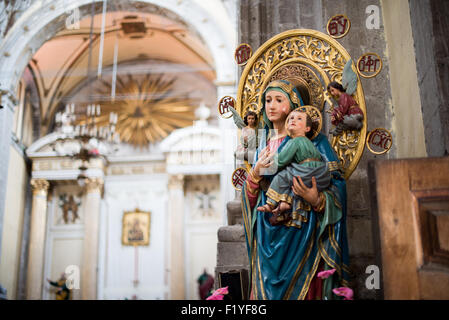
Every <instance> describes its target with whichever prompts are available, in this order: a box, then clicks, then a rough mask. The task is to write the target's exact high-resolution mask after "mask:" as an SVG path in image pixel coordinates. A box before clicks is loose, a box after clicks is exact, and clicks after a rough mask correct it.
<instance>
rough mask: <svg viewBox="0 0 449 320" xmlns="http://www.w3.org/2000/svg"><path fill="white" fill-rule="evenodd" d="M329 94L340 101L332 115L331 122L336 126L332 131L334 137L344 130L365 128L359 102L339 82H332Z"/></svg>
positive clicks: (328, 88) (328, 89)
mask: <svg viewBox="0 0 449 320" xmlns="http://www.w3.org/2000/svg"><path fill="white" fill-rule="evenodd" d="M327 91H328V92H329V94H330V95H331V96H332V97H334V98H335V99H336V100H337V101H338V107H337V108H334V110H333V111H332V114H331V122H332V124H333V125H334V126H335V129H334V130H332V131H331V132H330V133H332V134H333V135H334V136H335V135H338V134H340V133H342V132H343V130H354V129H355V130H360V129H361V128H362V126H363V111H362V109H360V107H359V105H358V104H357V102H356V101H355V100H354V98H352V97H351V96H350V95H349V94H347V93H346V90H345V89H344V88H343V86H342V85H341V84H340V83H338V82H335V81H333V82H331V83H329V85H328V86H327Z"/></svg>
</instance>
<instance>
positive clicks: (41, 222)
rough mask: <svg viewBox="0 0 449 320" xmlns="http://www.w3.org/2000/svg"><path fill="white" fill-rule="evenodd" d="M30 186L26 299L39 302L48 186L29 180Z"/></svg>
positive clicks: (42, 271) (39, 180) (47, 184)
mask: <svg viewBox="0 0 449 320" xmlns="http://www.w3.org/2000/svg"><path fill="white" fill-rule="evenodd" d="M31 186H32V187H33V204H32V209H31V230H30V247H29V253H28V271H27V289H26V297H27V299H28V300H39V299H41V298H42V283H43V276H44V246H45V229H46V224H47V194H48V188H49V186H50V184H49V182H48V181H47V180H43V179H33V180H31Z"/></svg>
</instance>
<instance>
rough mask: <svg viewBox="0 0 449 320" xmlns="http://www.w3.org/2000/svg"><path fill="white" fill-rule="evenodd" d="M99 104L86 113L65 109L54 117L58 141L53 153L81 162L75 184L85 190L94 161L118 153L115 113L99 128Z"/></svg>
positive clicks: (118, 137)
mask: <svg viewBox="0 0 449 320" xmlns="http://www.w3.org/2000/svg"><path fill="white" fill-rule="evenodd" d="M101 116H102V115H101V107H100V105H99V104H90V105H88V106H87V108H86V110H85V112H81V113H77V112H75V104H73V103H72V104H68V105H66V108H65V111H62V112H58V113H56V116H55V124H56V129H55V131H56V132H57V133H58V135H59V137H58V139H56V141H55V142H54V143H53V145H52V148H53V150H54V151H55V152H56V153H57V154H59V155H63V156H69V157H71V158H72V159H74V160H81V165H80V166H79V168H78V169H79V170H80V173H79V175H78V177H77V181H78V184H79V185H80V186H82V187H83V186H84V185H85V183H86V180H87V175H86V170H87V168H88V163H89V161H90V160H91V159H93V158H98V157H101V156H103V157H106V156H107V155H109V154H111V153H113V152H115V151H117V146H118V144H119V143H120V136H119V134H118V133H116V132H115V126H116V124H117V118H118V117H117V113H115V112H110V113H109V122H108V123H106V124H104V122H103V123H102V125H99V122H100V121H99V118H100V117H101Z"/></svg>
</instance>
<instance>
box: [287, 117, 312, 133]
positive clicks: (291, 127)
mask: <svg viewBox="0 0 449 320" xmlns="http://www.w3.org/2000/svg"><path fill="white" fill-rule="evenodd" d="M287 130H288V132H289V133H290V135H291V136H292V137H305V136H306V133H307V132H309V131H310V127H308V126H307V114H306V113H305V112H298V111H293V112H290V114H289V115H288V117H287Z"/></svg>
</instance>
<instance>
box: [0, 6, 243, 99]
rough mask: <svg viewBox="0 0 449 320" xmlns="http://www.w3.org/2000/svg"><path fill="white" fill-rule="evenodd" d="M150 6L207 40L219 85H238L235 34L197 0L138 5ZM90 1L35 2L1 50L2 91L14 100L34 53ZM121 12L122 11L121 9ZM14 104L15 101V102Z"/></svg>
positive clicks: (97, 10) (87, 8) (87, 9)
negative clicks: (173, 16) (219, 22)
mask: <svg viewBox="0 0 449 320" xmlns="http://www.w3.org/2000/svg"><path fill="white" fill-rule="evenodd" d="M94 1H95V9H94V10H95V13H100V12H101V9H102V1H101V0H94ZM139 3H140V4H141V5H142V4H144V5H145V4H147V5H148V4H149V5H153V6H156V7H159V8H162V9H163V10H166V11H167V12H171V13H172V14H174V15H175V16H178V17H182V19H183V21H185V22H186V23H187V24H188V25H190V26H192V27H193V28H194V30H195V31H196V32H197V33H198V34H199V36H200V38H202V39H203V40H204V41H205V44H206V46H207V47H208V49H209V50H210V52H211V54H212V56H213V60H214V63H215V71H216V74H217V80H216V81H217V83H233V82H235V72H234V69H235V64H234V61H233V59H232V56H233V48H231V46H232V45H234V42H235V40H234V35H233V34H231V33H230V32H229V30H227V29H226V28H225V27H224V26H223V24H218V23H215V21H216V20H215V17H214V16H213V15H212V14H211V13H210V12H208V11H207V10H205V9H204V8H203V7H201V6H200V5H199V4H198V3H197V2H196V1H194V0H187V1H182V2H181V1H176V0H140V1H139V2H137V4H139ZM91 4H92V1H91V0H74V1H66V0H56V1H51V2H50V1H46V0H42V1H36V2H34V3H33V4H32V6H30V8H29V9H28V10H26V11H25V12H24V13H23V15H22V16H21V17H20V18H19V19H18V21H17V22H16V23H15V24H14V26H13V27H12V28H11V29H10V30H9V32H8V34H7V35H6V38H5V39H4V41H3V45H2V47H0V56H2V59H3V63H2V64H1V66H0V73H1V74H2V75H4V77H3V79H4V80H3V81H2V83H1V84H0V90H3V91H6V92H8V93H9V96H10V98H12V100H14V96H15V88H16V86H17V84H18V81H19V79H20V77H21V75H22V71H23V70H24V69H25V67H26V65H27V63H28V61H29V60H30V59H31V57H32V56H33V54H34V53H35V52H36V51H37V50H38V49H39V48H40V47H41V46H42V44H43V43H44V42H45V41H47V40H49V39H50V38H51V37H52V36H53V35H55V34H56V33H57V32H58V31H59V30H61V29H63V28H64V27H65V22H66V19H67V18H68V16H69V15H70V12H71V11H73V10H75V9H77V8H78V9H79V10H80V18H83V17H85V16H87V15H90V14H91ZM118 9H120V8H118ZM13 103H14V102H13Z"/></svg>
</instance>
